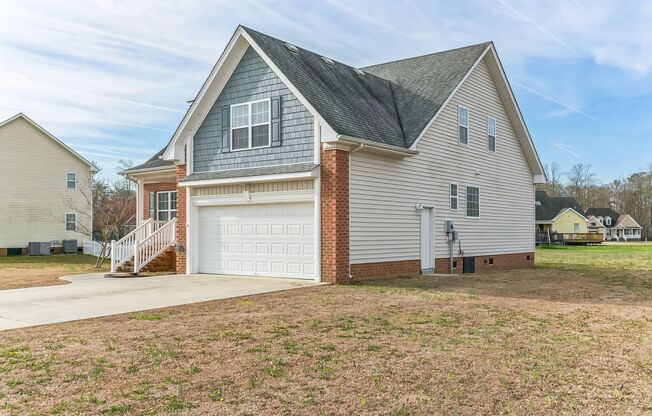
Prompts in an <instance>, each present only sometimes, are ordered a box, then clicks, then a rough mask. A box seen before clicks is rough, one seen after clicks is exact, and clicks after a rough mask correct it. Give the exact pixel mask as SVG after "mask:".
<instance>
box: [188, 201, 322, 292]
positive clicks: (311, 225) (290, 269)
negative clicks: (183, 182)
mask: <svg viewBox="0 0 652 416" xmlns="http://www.w3.org/2000/svg"><path fill="white" fill-rule="evenodd" d="M315 195H316V192H315V191H314V190H312V189H309V190H301V191H289V192H259V193H251V194H248V193H246V192H244V193H240V194H235V195H216V196H195V197H192V198H190V199H191V201H192V204H191V207H190V209H191V216H192V218H193V221H191V227H190V228H191V230H189V231H190V232H191V235H192V237H193V238H192V245H191V246H192V247H194V248H195V249H192V248H191V249H190V252H189V253H188V257H189V266H190V267H189V272H212V273H219V274H233V275H258V276H271V277H290V278H301V279H313V280H315V281H320V270H319V268H320V263H321V262H320V254H321V253H320V236H319V231H320V230H319V228H320V227H319V221H320V220H319V216H318V214H317V210H316V209H315V205H316V204H315V202H317V198H316V197H315ZM297 204H298V205H297ZM260 205H265V206H276V208H274V209H275V210H276V212H277V214H278V213H279V205H280V206H281V207H286V208H281V210H282V209H288V208H287V207H288V206H295V208H292V209H296V206H299V207H301V206H303V208H302V209H301V210H300V213H301V217H302V218H301V219H300V222H301V224H300V225H301V227H302V228H305V229H306V230H309V234H308V235H302V236H299V235H296V236H287V237H285V238H284V237H282V236H277V237H275V238H276V240H274V238H272V239H271V240H268V239H266V237H263V238H262V240H263V241H262V242H263V244H262V245H261V247H262V246H264V245H265V244H267V243H270V242H272V241H275V250H277V254H278V252H279V251H278V250H279V248H280V244H279V242H283V241H285V242H286V243H287V242H289V243H290V246H289V247H288V246H287V244H286V245H285V246H284V249H283V251H282V253H287V252H289V253H290V254H288V255H285V254H281V255H280V259H279V257H278V256H277V257H274V259H273V260H274V263H276V264H275V265H274V267H275V270H271V267H272V263H269V260H271V259H270V258H267V259H263V260H267V261H268V263H269V265H268V267H267V268H265V267H262V268H261V269H262V271H260V270H257V269H256V266H253V267H252V265H251V263H252V262H251V261H249V262H248V264H247V265H246V267H232V268H229V267H226V268H221V267H218V268H213V269H210V270H207V268H206V263H204V262H202V256H205V254H202V252H203V250H205V249H206V248H205V247H202V245H203V244H205V241H209V243H211V244H212V242H211V241H213V240H206V238H205V236H201V235H200V234H201V233H202V231H203V228H205V227H206V224H203V225H202V224H200V222H201V221H202V220H201V218H202V217H201V215H202V214H201V213H200V211H202V210H205V209H206V208H204V207H216V209H217V212H219V208H220V207H224V208H228V207H229V206H231V207H232V208H235V210H236V211H234V212H235V216H236V217H237V215H238V214H237V210H238V209H241V208H242V209H244V208H246V207H249V208H247V209H248V210H251V209H252V207H255V206H260ZM209 209H210V208H209ZM253 209H254V210H255V209H256V208H253ZM260 209H262V210H263V212H264V211H265V209H266V208H265V207H261V208H260ZM231 211H233V209H232V210H231ZM231 214H233V213H231ZM247 215H251V212H249V214H247ZM256 215H257V214H256ZM292 216H293V217H294V215H292ZM280 218H281V217H276V218H275V219H274V218H271V219H270V221H263V222H264V223H267V222H269V223H270V224H271V223H274V222H275V221H276V222H277V225H276V227H275V228H276V231H277V232H278V231H280V230H285V232H286V233H287V231H288V227H287V224H286V226H285V227H280V226H279V224H278V221H279V220H280ZM252 219H253V217H251V219H250V220H246V221H245V222H247V221H248V222H249V223H251V220H252ZM234 221H236V222H237V221H239V220H238V219H234ZM254 222H255V221H254ZM280 222H281V223H283V221H280ZM295 222H296V221H295ZM241 225H242V224H241ZM315 225H316V226H315ZM293 227H294V228H293V230H294V232H296V230H297V224H295V225H294V226H293ZM240 228H242V227H240ZM251 229H252V227H247V232H251ZM234 230H235V229H232V230H231V231H232V232H233V231H234ZM239 232H240V231H239ZM302 232H303V231H302ZM222 237H224V236H218V237H217V238H218V239H219V238H222ZM306 237H308V238H306ZM234 238H235V240H236V242H235V243H236V245H237V244H238V242H237V235H236V236H234ZM227 239H228V238H227ZM254 239H255V237H254ZM279 239H280V241H279ZM227 243H228V242H227ZM270 247H271V246H270ZM297 247H301V248H300V250H301V251H300V252H301V253H303V251H304V250H305V251H306V252H310V253H311V254H308V255H307V256H300V258H297V257H296V256H294V253H297ZM231 248H232V249H235V250H237V248H235V246H232V247H231ZM246 248H247V249H248V250H251V244H248V247H246ZM220 249H222V246H220ZM204 253H205V252H204ZM270 254H271V253H270ZM261 256H262V257H263V258H264V257H265V255H264V254H261ZM293 256H294V257H293ZM235 257H236V259H237V258H238V256H237V255H236V256H235ZM305 257H308V260H307V261H306V258H305ZM239 258H240V259H242V256H240V257H239ZM204 260H205V259H204ZM278 260H280V262H281V263H283V262H285V263H286V264H285V269H283V265H279V264H278V263H279V261H278ZM236 261H238V260H236ZM263 262H264V261H263ZM222 265H223V264H222ZM298 265H300V266H299V267H301V268H303V270H301V269H297V266H298ZM231 266H236V265H235V264H231ZM307 271H310V273H307Z"/></svg>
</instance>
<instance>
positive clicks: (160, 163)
mask: <svg viewBox="0 0 652 416" xmlns="http://www.w3.org/2000/svg"><path fill="white" fill-rule="evenodd" d="M164 151H165V147H164V148H163V149H161V150H159V151H158V152H157V153H156V154H155V155H154V156H152V157H151V158H149V159H148V160H147V162H145V163H142V164H140V165H138V166H134V167H132V168H129V169H125V170H123V171H122V172H121V173H130V172H133V171H137V170H141V169H153V168H164V167H173V166H174V161H173V160H162V159H160V156H162V155H163V152H164Z"/></svg>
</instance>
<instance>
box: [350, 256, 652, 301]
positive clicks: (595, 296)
mask: <svg viewBox="0 0 652 416" xmlns="http://www.w3.org/2000/svg"><path fill="white" fill-rule="evenodd" d="M354 286H356V287H359V288H363V289H371V290H381V291H387V292H392V291H401V290H417V291H425V292H433V293H434V292H447V293H460V294H468V295H476V296H493V297H503V298H517V299H530V300H543V301H553V302H565V303H579V304H619V305H633V306H650V307H652V272H651V271H648V270H621V269H596V268H592V267H587V266H581V265H565V266H557V265H554V266H553V265H546V266H537V267H535V268H531V269H520V270H509V271H496V272H490V273H476V274H465V275H454V276H436V277H434V276H407V277H401V278H398V279H392V280H372V281H366V282H359V283H355V284H354Z"/></svg>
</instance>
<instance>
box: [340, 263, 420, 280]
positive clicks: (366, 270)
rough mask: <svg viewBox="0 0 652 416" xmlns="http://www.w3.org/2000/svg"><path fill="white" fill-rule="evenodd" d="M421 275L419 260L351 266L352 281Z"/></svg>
mask: <svg viewBox="0 0 652 416" xmlns="http://www.w3.org/2000/svg"><path fill="white" fill-rule="evenodd" d="M419 273H421V260H404V261H388V262H382V263H365V264H352V265H351V275H352V276H353V280H354V281H361V280H369V279H378V278H391V277H398V276H414V275H416V274H419Z"/></svg>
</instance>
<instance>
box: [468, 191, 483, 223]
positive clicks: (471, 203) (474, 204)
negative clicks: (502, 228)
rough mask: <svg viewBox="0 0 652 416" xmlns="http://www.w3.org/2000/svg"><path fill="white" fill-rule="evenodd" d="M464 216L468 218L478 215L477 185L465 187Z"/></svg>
mask: <svg viewBox="0 0 652 416" xmlns="http://www.w3.org/2000/svg"><path fill="white" fill-rule="evenodd" d="M466 216H467V217H469V218H479V217H480V188H478V187H477V186H467V187H466Z"/></svg>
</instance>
